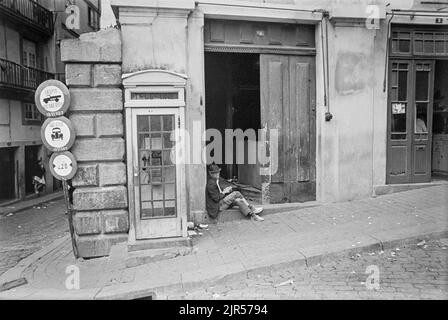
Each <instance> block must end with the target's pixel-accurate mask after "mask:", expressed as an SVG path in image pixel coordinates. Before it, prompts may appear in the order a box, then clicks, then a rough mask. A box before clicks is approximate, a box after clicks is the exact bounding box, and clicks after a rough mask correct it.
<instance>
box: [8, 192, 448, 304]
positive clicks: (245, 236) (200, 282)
mask: <svg viewBox="0 0 448 320" xmlns="http://www.w3.org/2000/svg"><path fill="white" fill-rule="evenodd" d="M447 195H448V185H446V184H444V185H440V186H434V187H428V188H424V189H416V190H411V191H406V192H401V193H395V194H389V195H384V196H380V197H377V198H369V199H364V200H357V201H350V202H343V203H334V204H325V205H320V206H316V207H310V208H303V209H299V210H293V211H288V212H283V213H278V214H272V215H267V216H266V220H265V221H264V222H261V223H260V222H258V223H256V222H252V221H250V220H238V221H231V222H225V223H218V224H216V225H210V226H209V228H208V230H205V231H204V233H203V235H202V236H197V237H195V238H194V239H193V242H194V249H193V253H192V254H190V255H186V256H180V257H177V258H174V259H170V260H163V261H158V262H155V263H151V264H147V265H142V266H138V267H134V268H125V266H124V259H123V258H120V256H119V255H115V254H112V255H111V257H107V258H100V259H91V260H84V261H79V260H78V261H76V260H75V259H74V258H73V255H72V253H71V244H70V242H69V241H65V242H63V243H61V244H59V245H57V246H55V247H54V248H52V250H47V251H48V252H46V253H45V254H43V255H41V256H36V261H34V262H32V263H30V264H29V265H28V266H27V267H24V266H23V265H22V270H20V275H21V276H22V277H25V278H26V279H27V280H28V284H27V285H24V286H20V287H17V288H14V289H10V290H8V291H3V292H0V298H1V299H118V298H125V299H130V298H135V297H139V296H144V295H151V294H153V295H154V298H158V299H160V298H162V299H163V298H169V297H170V296H175V295H179V293H182V292H185V291H188V290H191V289H193V288H198V287H204V286H209V285H211V284H212V283H215V284H216V283H220V282H225V281H227V280H229V279H230V278H231V277H232V276H237V275H241V274H242V273H248V272H249V273H250V272H257V271H260V270H266V269H275V268H278V267H284V266H303V265H307V266H309V265H315V264H317V263H319V262H322V261H328V260H331V259H334V258H336V257H341V256H346V255H347V256H348V255H353V254H354V253H356V252H361V251H366V250H369V251H372V250H378V251H379V250H382V249H386V248H390V247H396V246H400V245H402V244H404V243H410V242H415V241H420V240H423V239H430V238H432V237H434V236H446V235H447V234H448V197H447ZM117 248H119V246H117ZM118 251H119V250H117V252H118ZM73 265H75V266H77V267H79V270H80V273H79V274H80V289H78V290H76V289H75V290H68V289H67V288H66V285H65V283H66V279H67V277H68V276H69V273H70V269H67V268H68V267H69V268H70V266H73ZM66 271H67V272H68V273H66ZM8 274H9V275H14V277H18V272H17V271H16V272H15V274H14V270H10V271H8V272H7V273H5V274H4V275H3V276H2V277H0V283H3V282H5V281H6V280H13V279H12V278H8Z"/></svg>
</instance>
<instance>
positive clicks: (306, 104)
mask: <svg viewBox="0 0 448 320" xmlns="http://www.w3.org/2000/svg"><path fill="white" fill-rule="evenodd" d="M260 80H261V81H260V94H261V127H262V128H267V129H268V130H272V129H276V130H277V132H278V137H279V139H278V155H277V159H278V162H277V164H276V165H275V166H274V169H275V170H274V171H272V172H271V173H272V174H271V175H270V178H269V179H270V180H269V181H268V190H265V191H264V192H267V193H268V194H269V201H270V202H271V203H282V202H304V201H311V200H315V199H316V165H315V153H316V151H315V58H314V57H310V56H295V55H280V54H275V55H274V54H261V55H260ZM270 151H271V153H272V152H273V151H274V150H270ZM271 157H272V154H271ZM264 182H266V181H264Z"/></svg>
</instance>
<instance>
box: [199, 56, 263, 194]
mask: <svg viewBox="0 0 448 320" xmlns="http://www.w3.org/2000/svg"><path fill="white" fill-rule="evenodd" d="M205 94H206V110H205V118H206V128H207V129H210V128H213V129H217V130H219V131H220V133H221V135H222V137H224V136H225V131H224V130H225V129H241V130H243V131H246V130H247V129H254V130H255V131H256V132H258V129H260V57H259V55H258V54H238V53H206V54H205ZM245 150H246V152H247V148H245ZM222 155H223V162H224V159H225V156H226V150H225V143H224V141H223V150H222ZM233 158H234V161H233V164H225V165H221V169H222V171H221V175H222V177H224V178H226V179H232V178H237V179H238V182H240V183H242V184H248V185H252V186H254V187H256V188H261V179H260V176H259V175H258V174H256V172H255V169H256V165H251V164H236V150H235V149H234V152H233Z"/></svg>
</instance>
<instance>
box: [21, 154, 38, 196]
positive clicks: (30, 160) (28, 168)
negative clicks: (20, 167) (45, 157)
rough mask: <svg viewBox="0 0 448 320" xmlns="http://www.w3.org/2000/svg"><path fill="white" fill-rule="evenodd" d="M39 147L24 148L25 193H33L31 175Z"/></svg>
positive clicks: (35, 164)
mask: <svg viewBox="0 0 448 320" xmlns="http://www.w3.org/2000/svg"><path fill="white" fill-rule="evenodd" d="M39 149H40V146H25V193H26V194H31V193H34V186H33V175H34V172H35V168H36V166H37V161H38V160H39V159H38V158H39Z"/></svg>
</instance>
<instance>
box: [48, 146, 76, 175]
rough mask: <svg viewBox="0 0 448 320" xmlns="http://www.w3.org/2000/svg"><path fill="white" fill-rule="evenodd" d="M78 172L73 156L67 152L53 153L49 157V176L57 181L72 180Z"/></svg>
mask: <svg viewBox="0 0 448 320" xmlns="http://www.w3.org/2000/svg"><path fill="white" fill-rule="evenodd" d="M77 170H78V164H77V163H76V159H75V157H74V156H73V154H72V153H71V152H69V151H64V152H61V153H53V154H52V155H51V157H50V171H51V174H52V175H53V176H54V177H55V178H56V179H58V180H69V179H71V178H73V177H74V176H75V174H76V171H77Z"/></svg>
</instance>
